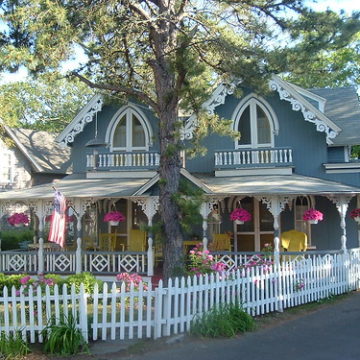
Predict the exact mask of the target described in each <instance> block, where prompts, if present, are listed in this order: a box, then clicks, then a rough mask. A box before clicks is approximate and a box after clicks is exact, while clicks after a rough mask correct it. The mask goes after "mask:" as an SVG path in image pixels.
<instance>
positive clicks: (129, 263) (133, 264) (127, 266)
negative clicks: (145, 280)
mask: <svg viewBox="0 0 360 360" xmlns="http://www.w3.org/2000/svg"><path fill="white" fill-rule="evenodd" d="M137 265H138V261H137V259H136V258H135V257H134V256H131V255H126V256H124V257H123V258H122V259H121V260H120V266H121V268H123V269H124V270H125V271H127V272H132V271H136V270H137Z"/></svg>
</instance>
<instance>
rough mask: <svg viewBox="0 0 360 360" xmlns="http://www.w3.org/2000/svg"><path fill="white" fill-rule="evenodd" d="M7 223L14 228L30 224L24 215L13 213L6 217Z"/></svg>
mask: <svg viewBox="0 0 360 360" xmlns="http://www.w3.org/2000/svg"><path fill="white" fill-rule="evenodd" d="M7 221H8V223H9V224H10V225H12V226H15V227H21V226H24V225H28V224H29V222H30V219H29V217H28V216H27V215H26V214H24V213H15V214H12V215H11V216H9V217H8V219H7Z"/></svg>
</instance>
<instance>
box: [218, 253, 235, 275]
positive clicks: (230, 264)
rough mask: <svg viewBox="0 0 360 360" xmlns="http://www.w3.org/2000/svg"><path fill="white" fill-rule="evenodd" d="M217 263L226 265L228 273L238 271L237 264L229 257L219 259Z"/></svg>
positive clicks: (224, 256)
mask: <svg viewBox="0 0 360 360" xmlns="http://www.w3.org/2000/svg"><path fill="white" fill-rule="evenodd" d="M217 261H219V262H222V263H225V264H226V265H227V268H226V271H231V270H236V263H235V261H234V259H232V258H231V257H230V256H229V255H223V256H221V257H217Z"/></svg>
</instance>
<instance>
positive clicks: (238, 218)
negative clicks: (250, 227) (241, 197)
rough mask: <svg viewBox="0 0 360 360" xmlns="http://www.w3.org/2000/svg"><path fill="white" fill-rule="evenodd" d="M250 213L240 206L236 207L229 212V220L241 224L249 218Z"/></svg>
mask: <svg viewBox="0 0 360 360" xmlns="http://www.w3.org/2000/svg"><path fill="white" fill-rule="evenodd" d="M251 218H252V217H251V214H250V213H249V212H248V211H247V210H245V209H242V208H236V209H235V210H234V211H233V212H232V213H231V214H230V220H231V221H234V222H235V224H238V225H241V224H243V223H244V222H247V221H250V220H251Z"/></svg>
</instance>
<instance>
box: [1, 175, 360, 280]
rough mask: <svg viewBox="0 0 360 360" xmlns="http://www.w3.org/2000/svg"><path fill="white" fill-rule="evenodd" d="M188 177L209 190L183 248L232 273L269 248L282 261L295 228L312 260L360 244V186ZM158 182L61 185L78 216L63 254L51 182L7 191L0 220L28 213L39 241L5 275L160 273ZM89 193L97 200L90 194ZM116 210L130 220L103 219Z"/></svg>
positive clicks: (6, 263)
mask: <svg viewBox="0 0 360 360" xmlns="http://www.w3.org/2000/svg"><path fill="white" fill-rule="evenodd" d="M184 174H185V175H186V176H187V178H188V180H189V179H190V180H191V181H192V182H193V184H195V185H196V186H198V187H200V188H202V189H203V190H204V195H203V203H202V205H201V206H200V209H199V211H200V214H201V218H202V223H201V224H199V225H194V228H193V232H192V233H191V234H187V235H186V236H185V242H184V249H185V248H186V249H187V250H189V248H190V246H192V245H194V244H196V243H197V242H202V244H203V247H204V249H210V250H214V254H215V255H216V256H217V257H218V259H221V260H222V261H224V262H225V263H226V264H227V265H228V269H229V270H232V269H235V268H236V267H238V266H240V265H243V264H244V263H246V262H247V261H249V259H251V258H252V257H253V256H254V255H257V254H259V252H260V251H261V250H262V249H263V248H264V245H265V244H266V243H270V244H271V245H272V247H273V250H274V256H275V260H277V261H279V259H280V254H281V252H282V250H283V249H282V242H281V236H282V233H284V232H286V231H288V230H292V229H295V230H297V231H300V232H302V233H304V234H305V235H306V237H307V246H306V247H305V248H303V249H302V250H307V251H306V253H304V252H302V253H300V255H301V256H310V255H311V254H312V252H311V251H310V252H309V250H319V251H320V253H319V254H321V253H322V251H325V250H326V252H327V253H328V252H329V251H333V250H335V251H339V250H341V252H343V253H345V252H346V251H347V248H349V247H350V248H356V247H358V246H359V231H358V225H357V223H356V222H355V221H354V220H352V219H351V218H349V216H348V215H347V214H348V209H349V210H350V209H354V208H358V207H360V202H359V196H358V195H357V194H358V193H359V191H358V189H357V188H351V187H348V186H346V185H343V184H338V183H333V182H329V181H325V180H320V179H315V178H307V177H301V176H298V175H296V176H295V175H293V176H283V177H280V176H268V177H264V176H263V177H261V178H259V177H254V176H249V177H247V176H243V177H240V178H239V177H224V178H216V177H215V178H214V177H213V178H203V179H197V178H194V177H193V176H192V175H190V174H188V173H186V172H183V175H184ZM239 179H241V182H239V181H240V180H239ZM260 180H261V182H260ZM156 182H157V178H156V177H155V178H153V179H150V180H149V179H96V180H95V179H94V180H88V179H84V180H62V181H59V182H58V183H57V184H56V186H57V189H58V190H60V191H61V192H62V193H63V194H64V195H66V196H67V205H68V207H69V208H70V209H71V214H69V215H70V216H71V217H72V218H73V221H72V222H69V225H68V230H69V234H70V233H71V236H70V237H69V238H68V243H67V246H66V247H65V248H64V249H56V248H54V247H53V246H52V245H51V244H49V243H47V242H46V241H45V239H47V232H48V225H47V224H48V223H47V221H46V219H47V218H48V217H49V215H50V214H51V212H52V208H53V202H52V196H53V190H52V189H51V187H52V184H47V185H42V186H38V187H34V188H32V189H29V190H23V191H18V192H9V193H7V194H6V193H5V194H1V197H0V215H1V218H4V219H5V218H7V217H8V216H9V215H11V214H12V213H14V212H20V211H22V212H26V213H27V214H29V215H30V216H31V219H32V222H31V224H32V226H33V228H34V230H35V234H36V236H35V237H34V240H33V244H31V245H30V249H24V250H17V249H13V250H11V251H2V252H0V272H7V273H14V272H15V273H16V272H27V273H69V274H70V273H81V272H84V271H87V272H91V273H93V274H96V275H107V274H109V275H110V274H116V273H120V272H137V273H140V274H145V275H147V276H153V275H154V267H155V265H158V264H159V262H161V258H162V255H161V252H162V246H161V245H160V244H159V243H158V242H155V241H154V234H152V232H151V228H152V225H153V222H155V221H157V219H156V217H157V216H158V207H159V198H158V196H157V195H154V194H156V191H153V190H154V186H156ZM115 190H116V192H115ZM85 193H89V194H90V193H91V194H92V195H94V197H86V195H85ZM95 195H96V196H95ZM10 199H11V200H10ZM239 207H240V208H243V209H246V210H247V211H248V212H250V213H251V215H252V218H251V220H250V221H248V222H246V223H244V224H242V225H238V224H236V223H235V222H233V221H231V220H230V216H229V215H230V213H231V212H232V211H233V210H234V209H235V208H239ZM309 208H318V209H319V210H321V211H322V212H323V213H324V220H323V221H322V222H321V223H320V224H318V225H310V224H309V223H308V222H307V221H304V220H303V219H302V214H303V212H304V210H306V209H309ZM113 210H116V211H121V212H122V213H123V214H124V216H125V219H126V220H125V221H124V222H120V223H119V224H118V225H116V226H112V225H110V223H107V222H104V221H103V219H104V215H105V214H106V213H107V212H109V211H113ZM145 231H146V232H145ZM219 235H221V236H225V235H226V236H228V237H229V246H227V247H223V248H221V247H220V248H219V247H214V243H215V238H216V237H217V236H219ZM349 236H350V237H349ZM139 237H141V238H142V239H140V241H139ZM195 239H196V240H195ZM184 254H185V251H184ZM307 254H309V255H307ZM314 254H315V253H314ZM285 255H286V254H284V256H285ZM294 255H296V254H294ZM298 255H299V254H298ZM155 260H156V261H155Z"/></svg>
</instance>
